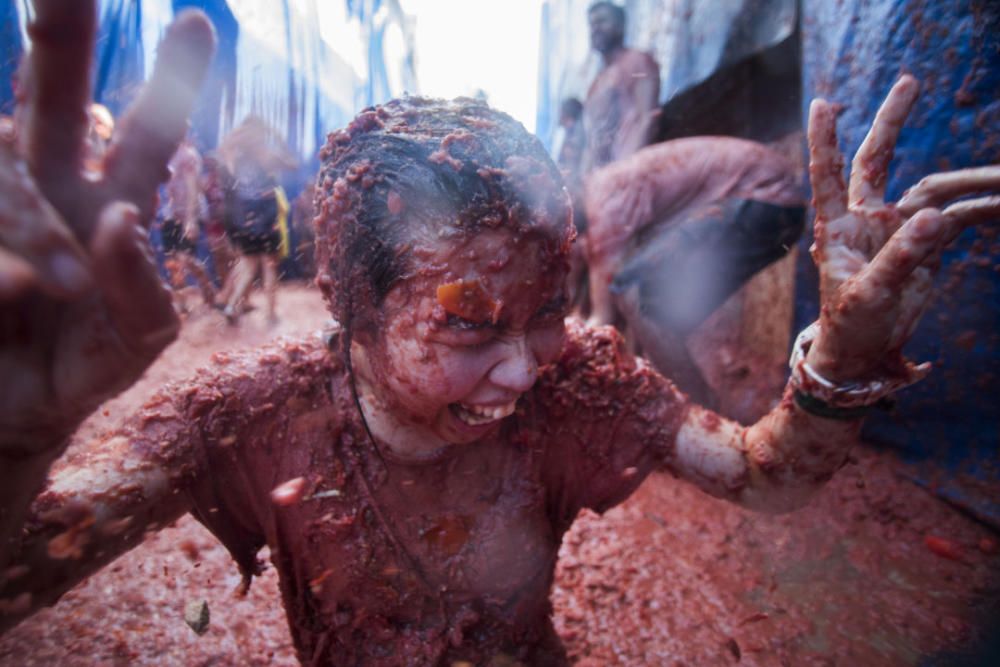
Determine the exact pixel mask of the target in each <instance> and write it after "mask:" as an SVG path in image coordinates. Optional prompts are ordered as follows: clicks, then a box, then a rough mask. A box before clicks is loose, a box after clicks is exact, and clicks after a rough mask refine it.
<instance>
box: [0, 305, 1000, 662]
mask: <svg viewBox="0 0 1000 667" xmlns="http://www.w3.org/2000/svg"><path fill="white" fill-rule="evenodd" d="M278 314H279V316H280V317H281V322H280V323H279V324H278V326H276V327H273V328H269V327H268V326H267V325H266V324H265V322H264V315H263V314H262V312H260V311H255V312H252V313H250V314H249V315H248V316H247V317H245V318H244V319H243V320H242V321H241V322H240V325H239V327H238V328H235V329H234V328H229V327H227V326H226V325H225V323H224V321H223V320H222V318H221V317H220V316H219V315H218V314H217V313H215V312H209V311H199V312H196V313H195V314H194V315H192V316H191V317H190V318H189V320H188V321H187V322H186V323H185V328H184V330H183V332H182V335H181V338H180V340H179V341H178V342H177V343H175V344H174V345H173V346H172V347H170V348H169V349H168V351H167V352H166V353H165V355H164V356H163V358H161V359H160V361H159V362H157V364H156V365H154V366H153V367H152V368H151V369H150V370H149V371H148V372H147V374H146V376H144V378H143V379H142V380H141V381H140V382H139V383H138V384H137V385H136V386H135V387H133V388H132V389H131V390H130V391H129V392H127V393H126V394H124V395H122V396H120V397H118V398H116V399H114V400H113V401H110V402H109V403H108V404H107V405H106V406H104V408H103V409H102V410H100V411H98V413H97V414H96V415H95V416H94V418H92V419H91V420H90V421H89V422H88V423H87V424H86V425H85V427H84V429H82V431H81V436H80V437H79V438H78V439H77V441H78V442H79V441H81V440H82V441H85V440H86V438H87V437H90V436H92V435H93V434H94V433H96V432H99V431H100V430H101V429H102V428H103V427H105V426H108V425H111V424H114V423H116V422H117V421H118V420H120V419H122V418H123V417H124V416H125V415H127V414H128V413H129V411H130V410H131V409H132V408H134V407H135V406H137V405H139V404H140V403H141V401H143V400H144V399H145V397H147V396H148V395H149V394H151V393H152V392H153V391H155V389H156V388H158V387H159V386H160V385H161V384H162V383H163V382H164V381H166V380H167V379H168V378H177V377H180V376H184V375H186V374H188V373H189V372H190V371H191V370H192V369H193V368H195V367H197V366H200V365H202V364H204V363H207V361H208V360H209V358H210V356H211V355H212V353H213V352H215V351H217V350H222V349H232V348H239V347H246V346H250V345H256V344H259V343H261V342H264V341H266V340H268V339H270V338H271V337H273V336H274V335H276V334H286V333H287V334H292V333H304V332H309V331H312V330H315V329H317V328H319V327H322V326H323V325H324V324H325V323H326V322H327V321H328V316H327V314H326V310H325V308H324V306H323V304H322V301H321V299H320V296H319V294H318V293H317V292H316V291H314V290H311V289H307V288H304V287H297V286H285V287H283V288H282V289H281V293H280V295H279V305H278ZM68 460H72V450H71V452H70V454H69V459H68ZM997 544H998V538H997V536H996V535H995V534H994V533H992V531H990V530H989V529H987V528H985V527H983V526H981V525H979V524H976V523H975V522H973V521H971V520H969V519H968V518H966V517H965V516H964V515H962V514H960V513H958V512H957V511H956V510H954V509H953V508H952V507H950V506H949V505H947V504H945V503H943V502H941V501H939V500H937V499H936V498H935V497H933V496H932V495H930V494H929V493H927V492H925V491H923V490H922V489H920V488H918V487H916V486H915V485H913V484H912V483H911V482H909V481H907V480H906V479H905V478H904V477H903V476H902V475H900V474H899V468H898V466H897V464H895V463H894V462H892V461H891V460H888V459H886V458H885V457H884V456H882V455H880V454H875V453H874V452H872V451H870V450H867V449H864V448H859V449H858V450H857V453H856V456H855V460H854V462H852V463H851V464H849V465H848V466H847V467H846V468H845V469H844V470H842V471H841V472H840V473H839V474H838V475H837V476H836V477H835V478H834V480H833V481H832V482H831V483H830V484H829V485H828V486H827V487H826V488H825V489H824V490H823V491H822V492H821V493H820V495H819V496H818V497H817V498H816V499H815V500H814V501H813V503H812V504H811V505H810V506H809V507H807V508H805V509H804V510H801V511H799V512H796V513H793V514H790V515H785V516H778V517H773V516H764V515H759V514H754V513H751V512H747V511H744V510H741V509H739V508H736V507H735V506H731V505H729V504H727V503H725V502H722V501H718V500H715V499H713V498H710V497H708V496H705V495H704V494H702V493H700V492H699V491H697V490H695V489H694V488H693V487H690V486H689V485H687V484H685V483H682V482H679V481H677V480H674V479H673V478H671V477H669V476H667V475H662V474H656V475H653V476H652V477H650V478H649V479H648V480H647V481H646V482H645V483H644V484H643V485H642V487H641V488H640V489H639V491H638V492H637V493H636V494H635V495H634V496H633V497H632V498H631V499H629V500H628V501H627V502H626V503H624V504H623V505H621V506H620V507H617V508H615V509H612V510H611V511H609V512H607V513H606V514H605V515H604V516H603V517H598V516H597V515H594V514H585V515H582V516H581V517H580V518H579V519H578V520H577V522H576V524H575V525H574V527H573V529H572V530H571V531H570V532H569V533H568V534H567V536H566V540H565V542H564V545H563V548H562V550H561V555H560V562H559V566H558V570H557V576H556V585H555V589H554V591H553V594H552V599H553V603H554V606H555V624H556V628H557V630H558V631H559V633H560V635H561V636H562V638H563V641H564V642H565V644H566V646H567V649H568V651H569V653H570V655H571V657H572V658H573V659H574V660H576V661H577V662H578V664H582V665H609V664H622V665H624V664H629V665H644V664H648V665H691V666H701V665H734V664H740V665H795V666H798V665H913V664H917V663H918V662H919V661H920V660H921V658H922V657H923V656H927V655H931V654H934V653H936V652H938V651H943V650H948V649H955V648H962V647H966V646H969V645H971V644H972V643H974V642H975V641H976V639H977V638H978V637H979V635H981V634H982V633H983V632H984V631H983V624H982V621H983V618H984V615H985V614H986V613H987V612H988V611H989V605H990V604H991V603H993V601H994V600H996V599H997V595H996V593H997V591H998V590H1000V555H998V551H1000V550H998V548H997ZM239 583H240V575H239V573H238V571H237V569H236V566H235V565H234V564H233V563H232V561H231V560H230V558H229V556H228V554H227V553H226V552H225V550H224V549H223V548H222V547H221V545H219V544H218V543H217V542H215V540H214V538H212V537H211V535H210V534H209V533H208V532H207V531H206V530H205V529H204V528H203V527H201V526H200V525H199V524H197V523H196V522H195V521H194V520H193V519H191V518H190V517H185V518H184V519H182V520H180V521H179V522H177V524H176V525H175V526H171V527H168V528H166V529H164V530H162V531H160V532H159V533H157V534H154V535H150V536H149V537H148V538H147V540H146V541H145V543H144V544H143V545H142V546H140V547H139V548H137V549H135V550H134V551H132V552H131V553H129V554H127V555H125V556H124V557H122V558H120V559H119V560H118V561H116V562H115V563H113V564H112V565H111V566H109V567H107V568H106V569H105V570H103V571H101V572H99V573H98V574H96V575H94V576H93V577H91V578H90V579H89V580H87V581H86V582H84V583H83V584H81V585H80V586H78V587H77V588H75V589H74V590H72V591H71V592H69V593H68V594H66V595H65V596H64V598H63V599H62V600H61V601H60V602H59V604H58V605H57V606H56V607H55V608H52V609H47V610H45V611H43V612H41V613H39V614H37V615H36V616H34V617H32V618H30V619H28V620H27V621H25V622H24V623H22V624H21V625H20V626H18V627H17V628H15V629H13V630H12V631H11V632H9V633H8V634H7V635H5V636H3V637H2V638H0V665H5V666H6V665H66V666H70V667H72V666H75V665H80V666H82V665H184V666H189V665H193V666H208V665H295V664H297V661H296V660H295V657H294V652H293V650H292V645H291V639H290V636H289V633H288V629H287V627H286V621H285V615H284V611H283V610H282V608H281V603H280V595H279V593H278V587H277V581H276V577H275V575H274V571H273V569H269V570H267V571H266V572H265V573H264V575H263V576H261V577H259V578H257V579H256V580H255V582H254V584H253V586H252V588H251V589H250V592H249V594H248V595H247V596H246V597H244V598H239V597H237V596H236V595H235V593H234V591H235V590H236V589H237V588H238V586H239ZM199 600H206V601H207V602H208V606H209V608H210V611H211V622H210V624H209V626H208V629H207V632H206V633H205V634H204V635H202V636H198V635H197V634H195V632H194V631H193V630H192V629H191V628H189V627H188V625H187V624H186V623H185V621H184V610H185V606H186V605H187V604H188V603H190V602H192V601H195V602H196V601H199ZM993 611H996V610H995V609H994V610H993Z"/></svg>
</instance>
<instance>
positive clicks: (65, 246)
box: [0, 149, 93, 298]
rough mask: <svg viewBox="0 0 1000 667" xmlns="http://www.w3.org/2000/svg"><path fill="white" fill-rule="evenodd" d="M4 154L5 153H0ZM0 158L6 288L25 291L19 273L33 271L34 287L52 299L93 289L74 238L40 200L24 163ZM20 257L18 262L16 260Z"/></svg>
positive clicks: (1, 240) (0, 217) (0, 232)
mask: <svg viewBox="0 0 1000 667" xmlns="http://www.w3.org/2000/svg"><path fill="white" fill-rule="evenodd" d="M0 152H6V149H0ZM4 158H11V156H10V155H9V154H5V155H0V248H2V249H3V250H5V252H6V255H7V256H6V260H5V262H4V264H5V266H6V270H7V276H8V277H7V280H8V281H13V282H12V287H11V288H10V289H16V290H21V289H24V288H25V287H26V283H25V282H24V281H25V279H27V278H28V276H26V275H25V274H24V272H23V270H21V268H19V267H22V268H23V266H24V264H27V265H28V266H30V267H31V268H32V279H31V282H32V284H37V285H38V287H39V288H41V290H42V291H43V292H45V293H46V294H48V295H49V296H52V297H56V298H71V297H74V296H78V295H80V294H83V293H85V292H86V291H88V290H89V289H90V288H91V287H92V285H93V282H92V279H91V275H90V270H89V268H88V264H89V262H88V260H87V258H86V255H85V254H84V252H83V249H82V248H81V247H80V245H79V243H78V242H77V240H76V238H75V236H74V235H73V233H72V232H71V231H70V230H69V228H68V227H66V225H65V223H64V222H63V220H62V219H61V218H60V217H59V214H58V213H56V211H55V210H54V209H53V208H52V206H51V205H50V204H49V203H48V202H47V201H46V200H45V198H44V197H42V195H41V193H39V191H38V188H37V187H36V185H35V184H34V182H33V181H32V180H31V177H30V176H29V175H28V173H27V170H26V169H25V168H24V165H23V164H18V163H16V162H14V161H13V160H12V159H4ZM13 257H18V258H19V259H20V261H19V262H18V261H15V260H14V259H13Z"/></svg>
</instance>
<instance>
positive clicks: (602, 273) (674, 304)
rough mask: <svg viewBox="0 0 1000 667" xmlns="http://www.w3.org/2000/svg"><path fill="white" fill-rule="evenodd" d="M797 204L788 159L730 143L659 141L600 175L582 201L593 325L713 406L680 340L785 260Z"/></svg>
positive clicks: (797, 223) (798, 193)
mask: <svg viewBox="0 0 1000 667" xmlns="http://www.w3.org/2000/svg"><path fill="white" fill-rule="evenodd" d="M804 206H805V199H804V193H803V191H802V187H801V185H800V183H799V182H798V178H797V176H796V174H795V170H794V168H793V166H792V165H791V163H790V162H788V160H786V159H785V158H784V157H783V156H782V155H780V154H778V153H776V152H775V151H773V150H771V149H769V148H767V147H766V146H764V145H762V144H758V143H755V142H752V141H747V140H744V139H736V138H733V137H690V138H685V139H676V140H674V141H667V142H663V143H659V144H656V145H654V146H648V147H646V148H643V149H642V150H640V151H639V152H637V153H636V154H634V155H632V156H631V157H628V158H626V159H624V160H621V161H619V162H615V163H613V164H610V165H608V166H606V167H604V168H602V169H599V170H598V171H596V172H594V173H593V174H591V175H590V177H589V179H588V181H587V190H586V193H585V211H586V216H585V217H586V218H587V221H588V229H587V244H586V248H587V263H588V267H589V278H590V299H591V307H592V310H591V319H592V323H594V324H617V325H618V326H619V328H621V329H622V330H623V331H624V332H626V333H627V335H628V336H629V337H630V340H631V341H632V342H633V343H636V344H638V347H639V348H641V349H642V351H643V353H644V354H645V355H646V356H647V357H648V358H649V359H650V361H652V362H653V364H654V365H655V366H656V367H657V368H658V369H659V370H660V371H661V372H662V373H664V374H665V375H667V376H668V377H670V378H672V379H673V380H674V381H675V382H677V383H678V385H679V386H680V387H681V388H682V389H684V391H686V392H688V393H689V394H690V395H691V396H692V398H694V399H695V400H698V401H699V402H702V403H703V404H708V405H711V404H712V403H713V396H712V393H711V391H710V390H709V389H708V385H707V384H706V383H705V381H704V379H703V378H702V376H701V373H700V371H699V370H698V369H697V366H695V364H694V362H693V360H692V359H691V357H690V355H689V354H688V352H687V347H686V344H685V342H684V338H685V337H686V336H687V334H689V333H691V331H693V330H694V329H695V328H696V327H697V326H698V325H699V324H701V323H702V322H703V321H704V320H705V319H707V318H708V316H709V315H711V314H712V312H713V311H715V309H716V308H718V307H719V306H720V305H722V303H723V302H724V301H725V300H726V298H728V297H729V296H730V295H731V294H732V293H733V292H735V291H736V290H737V289H738V288H739V287H740V286H741V285H743V283H745V282H746V281H747V280H748V279H749V278H750V277H751V276H753V275H754V274H755V273H757V272H758V271H760V270H761V269H763V268H764V267H765V266H767V265H768V264H770V263H771V262H774V261H775V260H777V259H779V258H781V257H783V256H784V255H785V254H786V253H787V252H788V250H789V249H790V248H791V247H792V246H793V245H794V244H795V241H796V240H797V239H798V237H799V234H800V233H801V231H802V226H803V219H804V213H805V210H804Z"/></svg>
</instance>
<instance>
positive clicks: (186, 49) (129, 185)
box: [105, 11, 215, 220]
mask: <svg viewBox="0 0 1000 667" xmlns="http://www.w3.org/2000/svg"><path fill="white" fill-rule="evenodd" d="M214 50H215V34H214V30H213V28H212V24H211V23H210V22H209V21H208V19H207V18H206V17H205V15H204V14H202V13H201V12H197V11H186V12H184V13H183V14H181V15H180V16H179V17H178V18H177V20H176V21H174V23H173V24H172V25H171V26H170V28H169V29H168V30H167V34H166V36H165V37H164V38H163V41H162V42H161V43H160V47H159V52H158V54H157V60H156V67H155V69H154V70H153V75H152V77H151V78H150V80H149V83H148V84H146V86H145V88H143V90H142V92H141V93H140V95H139V98H138V99H137V100H136V102H135V103H134V104H133V105H132V106H131V108H130V109H129V110H128V112H127V113H126V115H125V117H124V118H123V120H122V122H121V123H120V125H119V131H118V136H117V139H116V141H115V143H114V145H113V146H112V148H111V150H110V151H109V154H108V157H107V160H106V162H105V175H106V179H107V181H108V183H109V185H110V187H111V188H112V191H113V192H114V196H115V197H116V198H118V199H121V200H124V201H131V202H133V203H135V204H136V205H137V206H138V207H139V208H140V209H141V212H142V214H143V216H142V217H143V219H144V220H145V219H148V217H149V213H150V212H151V210H152V203H153V196H154V194H155V192H156V187H157V186H158V185H159V184H160V183H161V182H163V181H164V180H165V179H166V176H167V162H168V161H169V160H170V156H171V155H173V153H174V151H175V150H176V149H177V145H178V144H179V143H180V141H181V139H183V138H184V134H185V132H187V127H188V124H187V121H188V115H189V114H190V113H191V110H192V109H193V108H194V103H195V99H196V98H197V96H198V92H199V90H200V89H201V83H202V81H203V79H204V78H205V73H206V71H207V70H208V65H209V63H210V61H211V59H212V54H213V52H214Z"/></svg>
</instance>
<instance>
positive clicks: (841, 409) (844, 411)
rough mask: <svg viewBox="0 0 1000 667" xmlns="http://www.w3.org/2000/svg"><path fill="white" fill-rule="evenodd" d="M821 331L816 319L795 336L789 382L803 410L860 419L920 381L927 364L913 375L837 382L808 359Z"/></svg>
mask: <svg viewBox="0 0 1000 667" xmlns="http://www.w3.org/2000/svg"><path fill="white" fill-rule="evenodd" d="M817 333H819V322H813V323H812V324H810V325H809V326H808V327H806V328H805V329H803V330H802V332H801V333H800V334H799V335H798V337H796V339H795V344H794V346H793V347H792V356H791V358H790V359H789V360H788V365H789V367H791V369H792V374H791V377H789V384H791V386H792V391H793V393H792V397H793V398H794V400H795V404H796V405H798V406H799V407H800V408H801V409H803V410H805V411H806V412H809V413H810V414H814V415H816V416H819V417H826V418H828V419H842V420H851V419H860V418H862V417H864V416H865V415H866V414H868V412H869V411H870V410H871V408H872V407H873V406H875V405H876V404H877V403H880V402H881V401H883V399H885V398H886V397H887V396H889V395H890V394H892V393H893V392H895V391H898V390H900V389H902V388H904V387H907V386H909V385H911V384H913V383H914V382H916V381H918V380H919V379H921V378H922V377H923V375H925V374H926V371H927V369H928V368H929V366H928V365H926V364H922V365H921V366H918V367H916V370H917V371H921V372H917V373H914V374H913V375H911V376H910V377H899V378H885V379H880V380H870V381H868V382H848V383H843V384H840V383H836V382H833V381H832V380H828V379H827V378H825V377H823V375H822V374H820V373H819V372H818V371H817V370H816V369H815V368H813V367H812V366H810V365H809V362H808V361H806V353H808V352H809V348H810V347H812V343H813V341H814V340H815V338H816V335H817Z"/></svg>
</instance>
